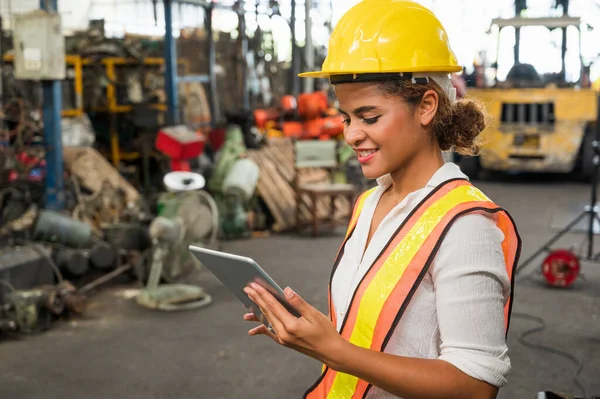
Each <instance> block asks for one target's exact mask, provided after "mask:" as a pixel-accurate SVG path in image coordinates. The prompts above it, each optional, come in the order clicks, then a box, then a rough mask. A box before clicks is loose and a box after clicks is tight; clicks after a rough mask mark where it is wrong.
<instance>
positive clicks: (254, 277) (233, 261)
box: [189, 245, 300, 326]
mask: <svg viewBox="0 0 600 399" xmlns="http://www.w3.org/2000/svg"><path fill="white" fill-rule="evenodd" d="M189 250H190V252H191V253H192V254H193V255H194V256H195V257H196V258H197V259H198V260H199V261H200V262H202V264H203V265H204V266H205V267H206V268H207V269H208V270H210V271H211V273H212V274H214V275H215V277H217V278H218V279H219V280H220V281H221V283H223V285H225V286H226V287H227V288H228V289H229V290H230V291H231V292H232V293H233V295H235V296H236V297H237V298H238V299H239V300H240V302H242V303H243V304H244V305H245V306H246V308H248V309H249V310H250V311H251V312H252V313H254V315H255V316H256V317H257V318H258V319H259V320H260V321H261V322H262V323H263V324H264V325H265V326H268V324H269V321H268V320H267V319H266V318H265V317H264V316H263V313H262V312H261V310H260V308H259V307H258V306H257V305H256V304H255V303H254V302H252V301H251V300H250V298H248V295H247V294H246V293H245V292H244V288H245V287H247V286H248V284H249V283H251V282H255V283H258V284H260V285H262V286H263V287H265V288H266V289H267V290H269V291H270V292H271V293H272V294H273V296H275V298H277V300H278V301H279V302H280V303H281V304H282V305H283V306H284V307H285V308H286V309H287V310H288V312H290V313H291V314H293V315H294V316H296V317H300V314H299V313H298V312H297V311H296V310H295V309H294V308H293V307H292V305H290V304H289V302H288V301H287V300H286V299H285V295H284V293H283V290H282V289H281V287H280V286H279V285H277V283H276V282H275V281H274V280H273V279H272V278H271V277H270V276H269V275H268V274H267V273H266V272H265V271H264V270H263V269H262V268H261V267H260V266H259V265H258V263H256V262H255V261H254V260H253V259H251V258H248V257H245V256H239V255H234V254H230V253H227V252H220V251H214V250H212V249H207V248H201V247H197V246H194V245H190V246H189Z"/></svg>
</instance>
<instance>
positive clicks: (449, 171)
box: [377, 162, 469, 188]
mask: <svg viewBox="0 0 600 399" xmlns="http://www.w3.org/2000/svg"><path fill="white" fill-rule="evenodd" d="M450 179H467V180H468V179H469V178H468V177H467V175H465V174H464V173H463V172H462V171H461V170H460V168H459V167H458V165H456V164H455V163H453V162H446V163H445V164H444V165H442V166H441V167H440V168H439V169H438V170H437V171H436V172H435V173H434V174H433V176H431V178H430V179H429V181H428V182H427V184H426V185H425V187H437V186H439V185H440V184H442V183H443V182H445V181H447V180H450ZM391 184H392V178H391V176H390V175H389V174H386V175H383V176H381V177H379V178H377V185H379V186H380V187H382V188H388V187H389V186H390V185H391Z"/></svg>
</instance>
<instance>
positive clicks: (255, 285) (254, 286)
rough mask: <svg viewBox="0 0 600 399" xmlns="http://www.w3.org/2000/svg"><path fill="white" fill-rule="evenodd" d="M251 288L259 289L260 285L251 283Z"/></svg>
mask: <svg viewBox="0 0 600 399" xmlns="http://www.w3.org/2000/svg"><path fill="white" fill-rule="evenodd" d="M250 287H252V288H254V289H257V288H258V284H256V283H250Z"/></svg>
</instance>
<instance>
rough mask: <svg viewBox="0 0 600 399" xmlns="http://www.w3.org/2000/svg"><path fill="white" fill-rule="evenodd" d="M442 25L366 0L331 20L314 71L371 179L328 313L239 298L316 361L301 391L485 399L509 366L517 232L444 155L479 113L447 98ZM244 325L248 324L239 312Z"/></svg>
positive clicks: (472, 145)
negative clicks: (317, 371) (329, 88)
mask: <svg viewBox="0 0 600 399" xmlns="http://www.w3.org/2000/svg"><path fill="white" fill-rule="evenodd" d="M460 70H461V67H460V66H459V65H457V62H456V58H455V56H454V54H453V52H452V50H451V49H450V46H449V44H448V39H447V36H446V32H445V30H444V28H443V26H442V25H441V24H440V22H439V21H438V20H437V19H436V17H435V16H434V15H433V14H432V13H431V12H430V11H429V10H427V9H426V8H424V7H422V6H420V5H418V4H416V3H413V2H410V1H398V0H364V1H362V2H360V3H359V4H357V5H356V6H354V7H353V8H352V9H350V10H349V11H348V12H347V13H346V14H345V15H344V16H343V17H342V19H341V20H340V21H339V23H338V24H337V25H336V27H335V29H334V31H333V33H332V37H331V40H330V48H329V54H328V57H327V59H326V60H325V62H324V64H323V68H322V71H319V72H313V73H305V74H301V76H304V77H307V76H308V77H327V78H329V80H330V83H331V84H332V85H333V87H334V88H335V92H336V95H337V97H338V100H339V106H340V111H341V112H342V114H343V115H344V117H345V123H346V125H347V126H346V129H345V133H344V135H345V140H346V141H347V143H348V144H349V145H351V146H352V147H353V148H354V149H355V150H356V152H357V155H358V159H359V161H360V162H361V164H362V170H363V173H364V174H365V176H366V177H368V178H377V183H378V184H377V187H375V188H373V189H371V190H369V191H367V192H365V193H363V194H362V195H361V196H360V197H359V198H358V199H357V201H356V203H355V207H354V211H353V216H352V220H351V222H350V225H349V227H348V233H347V236H346V240H345V242H344V244H343V245H342V247H341V249H340V252H339V254H338V257H337V259H336V262H335V265H334V270H333V273H332V278H331V281H330V286H329V289H330V290H329V313H330V315H329V317H327V316H325V315H324V314H322V313H320V312H319V311H318V310H316V309H315V308H314V307H312V306H311V305H309V304H308V303H306V302H305V301H304V300H303V299H302V298H300V297H299V296H298V295H297V294H295V293H294V292H293V291H292V290H291V289H290V288H286V290H285V294H286V297H287V299H288V301H289V302H290V303H291V305H292V306H293V307H294V308H296V309H297V310H298V312H299V313H300V314H301V317H300V318H296V317H295V316H292V315H291V314H290V313H288V312H287V311H286V310H285V308H283V306H281V305H280V304H279V303H278V302H277V301H276V300H275V299H274V297H273V296H271V295H270V294H269V293H268V292H267V291H266V290H265V289H263V288H261V287H260V286H257V285H255V284H251V285H250V286H249V287H247V288H246V293H247V294H248V296H249V297H250V299H252V300H253V301H254V302H255V303H256V304H257V305H258V306H260V308H261V309H262V310H263V313H264V314H265V316H266V317H267V319H268V321H269V323H270V325H269V328H268V329H267V328H266V327H265V326H264V325H261V326H259V327H256V328H254V329H252V330H250V332H249V334H250V335H262V334H264V335H267V336H269V337H270V338H272V339H273V340H274V341H276V342H278V343H279V344H281V345H285V346H287V347H290V348H292V349H295V350H297V351H299V352H301V353H304V354H306V355H308V356H311V357H313V358H315V359H317V360H319V361H320V362H322V363H323V373H322V375H321V377H320V378H319V379H318V380H317V382H316V383H315V384H314V385H313V386H312V387H311V388H310V389H309V390H308V392H307V393H306V395H305V397H306V398H319V399H325V398H348V399H350V398H392V397H401V398H404V399H420V398H427V399H434V398H444V399H451V398H461V399H465V398H494V397H496V395H497V392H498V388H499V387H501V386H502V385H503V384H505V383H506V377H507V375H508V373H509V371H510V369H511V365H510V361H509V358H508V356H507V346H506V338H505V337H506V332H507V330H508V321H509V316H510V309H511V299H512V282H513V278H512V277H513V270H514V266H515V265H516V263H517V261H518V256H519V254H520V243H521V241H520V238H519V236H518V234H517V231H516V228H515V226H514V223H513V221H512V219H511V218H510V216H509V215H508V214H507V213H506V212H505V211H504V210H503V209H501V208H499V207H498V206H497V205H495V204H494V203H493V202H491V200H490V199H489V198H487V197H486V196H485V195H484V194H483V193H481V192H480V191H479V190H477V189H476V188H475V187H473V186H472V185H471V184H470V183H469V182H468V180H467V178H466V176H465V175H464V174H462V173H461V171H460V169H459V168H458V167H457V166H456V165H454V164H452V163H444V160H443V157H442V151H444V150H449V149H453V150H455V151H457V152H459V153H462V154H466V155H469V154H472V153H474V152H476V151H477V145H476V141H475V140H476V138H477V137H478V135H479V133H480V132H481V131H482V130H483V129H484V127H485V123H484V116H483V115H482V113H481V112H480V111H479V109H478V108H477V107H476V106H475V105H474V104H473V103H470V102H462V101H464V100H461V102H456V98H455V97H456V91H455V89H454V88H453V87H452V84H451V82H450V78H449V76H448V75H449V74H450V73H453V72H458V71H460ZM244 318H245V319H246V320H253V321H257V320H256V319H255V317H254V316H252V315H251V314H247V315H245V316H244Z"/></svg>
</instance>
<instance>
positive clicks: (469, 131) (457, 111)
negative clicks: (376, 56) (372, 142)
mask: <svg viewBox="0 0 600 399" xmlns="http://www.w3.org/2000/svg"><path fill="white" fill-rule="evenodd" d="M377 86H378V88H379V89H380V90H381V91H382V92H383V93H384V94H385V95H390V96H397V97H400V98H402V99H403V100H404V101H405V102H406V103H408V105H409V106H410V107H411V108H412V109H413V110H414V109H415V108H416V106H417V105H418V104H419V103H420V102H421V100H422V99H423V95H424V94H425V92H427V91H428V90H434V91H435V92H436V93H437V94H438V98H439V100H438V108H437V112H436V114H435V116H434V118H433V120H432V121H431V124H430V125H429V126H430V129H431V133H432V136H433V137H434V138H435V139H436V140H437V142H438V144H439V146H440V148H441V150H442V151H448V150H453V151H455V152H457V153H459V154H461V155H477V154H479V149H480V144H481V143H480V136H479V135H480V133H481V132H482V131H483V130H484V129H485V127H486V114H485V113H484V110H483V106H482V105H481V104H480V103H478V102H476V101H474V100H470V99H469V100H466V99H461V100H459V101H457V102H456V103H454V104H452V103H451V102H450V99H449V98H448V95H447V94H446V93H445V92H444V90H443V89H442V88H441V87H440V86H439V85H438V84H437V83H436V82H435V81H434V80H433V79H429V82H428V83H413V82H412V81H411V80H408V79H400V80H386V81H382V82H378V83H377Z"/></svg>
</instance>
